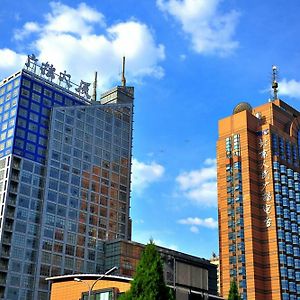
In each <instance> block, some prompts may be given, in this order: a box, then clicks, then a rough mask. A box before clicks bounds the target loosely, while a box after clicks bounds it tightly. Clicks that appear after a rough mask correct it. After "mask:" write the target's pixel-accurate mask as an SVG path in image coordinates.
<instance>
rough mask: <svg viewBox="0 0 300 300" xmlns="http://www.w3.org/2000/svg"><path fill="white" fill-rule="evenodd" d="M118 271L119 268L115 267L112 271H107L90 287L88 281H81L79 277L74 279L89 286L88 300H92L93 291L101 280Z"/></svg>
mask: <svg viewBox="0 0 300 300" xmlns="http://www.w3.org/2000/svg"><path fill="white" fill-rule="evenodd" d="M117 269H118V267H116V266H114V267H112V268H111V269H109V270H107V271H106V272H105V273H104V274H102V275H101V276H100V277H99V278H97V279H96V280H95V281H94V282H93V284H92V285H89V284H88V283H87V282H86V281H83V280H81V279H80V278H78V277H75V278H74V281H76V282H82V283H84V284H86V285H87V286H88V288H89V293H88V300H91V294H92V290H93V288H94V286H95V284H96V283H97V282H98V281H99V280H101V279H102V278H103V277H105V276H106V275H109V274H111V273H112V272H114V271H115V270H117Z"/></svg>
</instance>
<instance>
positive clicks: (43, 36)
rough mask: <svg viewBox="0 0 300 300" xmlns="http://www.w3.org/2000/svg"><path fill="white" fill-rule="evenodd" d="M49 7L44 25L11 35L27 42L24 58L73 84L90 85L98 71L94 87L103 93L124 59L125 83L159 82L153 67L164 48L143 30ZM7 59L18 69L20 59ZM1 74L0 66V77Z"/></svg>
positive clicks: (82, 10)
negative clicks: (150, 78)
mask: <svg viewBox="0 0 300 300" xmlns="http://www.w3.org/2000/svg"><path fill="white" fill-rule="evenodd" d="M50 7H51V11H50V12H49V13H48V14H47V15H46V16H45V17H44V22H41V23H35V22H27V23H25V24H24V26H23V28H22V29H19V30H17V31H16V33H15V39H17V40H19V41H20V40H22V39H26V38H28V39H29V38H30V52H32V51H34V52H35V54H36V56H37V57H39V59H40V61H44V62H46V61H49V62H50V63H52V64H54V66H55V67H56V70H57V71H58V72H60V71H63V70H67V72H68V73H70V74H71V75H72V79H73V80H75V82H77V81H79V80H80V79H83V80H85V81H90V82H91V81H92V80H93V74H94V71H96V70H98V71H99V77H100V78H99V86H100V87H101V88H107V87H109V86H111V84H112V83H115V82H116V81H119V80H120V79H119V77H120V74H119V73H120V69H121V60H122V56H126V62H127V63H126V75H127V78H128V79H129V80H128V81H130V82H136V81H140V80H141V79H142V78H143V77H144V76H155V77H158V78H160V77H162V76H163V74H164V71H163V69H162V67H161V66H160V65H159V63H160V62H161V61H162V60H164V58H165V51H164V46H163V45H161V44H156V41H155V39H154V37H153V34H152V32H151V30H150V29H149V28H148V26H147V25H145V24H143V23H141V22H138V21H136V20H128V21H126V22H120V23H116V24H114V25H112V26H107V25H106V24H105V20H104V16H103V15H102V14H101V13H100V12H99V11H97V10H95V9H93V8H91V7H89V6H88V5H86V4H84V3H82V4H79V5H78V7H76V8H74V7H70V6H67V5H63V4H61V3H59V2H51V4H50ZM22 43H23V45H24V44H25V43H26V42H24V41H22ZM5 50H7V49H2V50H1V49H0V51H5ZM9 51H11V50H9ZM13 54H14V57H15V59H14V60H10V62H11V65H13V66H14V68H15V69H18V68H21V67H22V66H23V65H24V62H25V58H24V55H22V54H18V53H15V52H14V53H13ZM1 58H2V56H1ZM2 61H5V60H2ZM4 69H5V66H2V65H0V74H1V73H2V71H3V70H4ZM6 69H7V68H6ZM5 71H6V70H5ZM3 75H4V74H3ZM7 75H8V74H7Z"/></svg>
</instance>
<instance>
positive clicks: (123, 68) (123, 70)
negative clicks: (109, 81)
mask: <svg viewBox="0 0 300 300" xmlns="http://www.w3.org/2000/svg"><path fill="white" fill-rule="evenodd" d="M122 86H124V87H125V86H126V78H125V56H123V64H122Z"/></svg>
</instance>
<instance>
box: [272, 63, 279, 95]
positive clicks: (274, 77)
mask: <svg viewBox="0 0 300 300" xmlns="http://www.w3.org/2000/svg"><path fill="white" fill-rule="evenodd" d="M277 77H278V73H277V67H276V66H274V65H273V66H272V89H273V100H276V99H278V82H277Z"/></svg>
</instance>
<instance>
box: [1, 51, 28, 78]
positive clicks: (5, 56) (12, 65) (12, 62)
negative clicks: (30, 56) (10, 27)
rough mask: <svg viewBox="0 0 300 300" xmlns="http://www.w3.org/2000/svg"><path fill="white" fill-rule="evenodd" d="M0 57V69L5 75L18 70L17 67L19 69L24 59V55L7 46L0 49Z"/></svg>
mask: <svg viewBox="0 0 300 300" xmlns="http://www.w3.org/2000/svg"><path fill="white" fill-rule="evenodd" d="M0 57H1V59H0V70H3V71H4V72H5V73H7V75H10V74H11V73H13V72H16V71H19V69H21V66H22V65H23V64H24V63H25V61H26V56H25V55H20V54H18V53H16V52H14V51H12V50H10V49H7V48H4V49H0ZM1 75H2V74H1V72H0V77H1ZM0 80H1V78H0Z"/></svg>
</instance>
